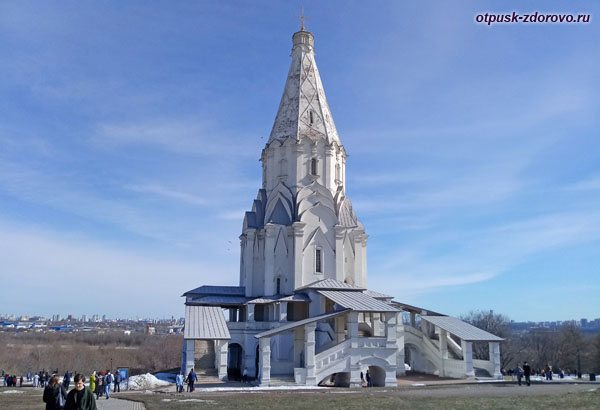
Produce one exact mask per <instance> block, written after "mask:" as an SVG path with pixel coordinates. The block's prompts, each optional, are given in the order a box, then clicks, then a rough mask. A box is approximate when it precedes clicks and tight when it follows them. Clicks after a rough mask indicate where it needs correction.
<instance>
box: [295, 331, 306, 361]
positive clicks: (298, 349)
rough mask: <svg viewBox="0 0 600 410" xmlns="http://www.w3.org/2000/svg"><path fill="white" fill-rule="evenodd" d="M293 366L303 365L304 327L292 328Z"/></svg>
mask: <svg viewBox="0 0 600 410" xmlns="http://www.w3.org/2000/svg"><path fill="white" fill-rule="evenodd" d="M294 367H304V328H302V327H298V328H295V329H294Z"/></svg>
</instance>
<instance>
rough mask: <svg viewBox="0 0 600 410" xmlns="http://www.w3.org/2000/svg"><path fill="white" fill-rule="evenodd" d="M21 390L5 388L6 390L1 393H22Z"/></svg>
mask: <svg viewBox="0 0 600 410" xmlns="http://www.w3.org/2000/svg"><path fill="white" fill-rule="evenodd" d="M23 393H24V392H23V391H20V390H7V391H3V392H2V394H23Z"/></svg>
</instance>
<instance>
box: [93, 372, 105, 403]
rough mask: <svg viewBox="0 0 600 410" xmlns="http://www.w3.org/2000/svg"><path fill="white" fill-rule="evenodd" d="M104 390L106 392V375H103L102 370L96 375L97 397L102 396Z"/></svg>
mask: <svg viewBox="0 0 600 410" xmlns="http://www.w3.org/2000/svg"><path fill="white" fill-rule="evenodd" d="M103 392H104V376H103V375H102V371H100V373H98V374H97V375H96V390H95V391H94V393H96V399H98V398H100V396H102V393H103Z"/></svg>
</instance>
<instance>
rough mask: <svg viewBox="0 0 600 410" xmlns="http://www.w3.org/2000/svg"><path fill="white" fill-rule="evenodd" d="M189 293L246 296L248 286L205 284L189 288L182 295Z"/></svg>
mask: <svg viewBox="0 0 600 410" xmlns="http://www.w3.org/2000/svg"><path fill="white" fill-rule="evenodd" d="M187 295H228V296H245V295H246V288H245V287H244V286H210V285H204V286H200V287H198V288H196V289H192V290H188V291H187V292H185V293H184V294H183V295H181V296H187Z"/></svg>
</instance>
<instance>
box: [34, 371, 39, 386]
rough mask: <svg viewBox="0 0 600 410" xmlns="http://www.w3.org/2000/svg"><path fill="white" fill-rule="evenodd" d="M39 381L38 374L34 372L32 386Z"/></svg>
mask: <svg viewBox="0 0 600 410" xmlns="http://www.w3.org/2000/svg"><path fill="white" fill-rule="evenodd" d="M39 382H40V375H39V374H37V373H36V374H34V375H33V387H38V383H39Z"/></svg>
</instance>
